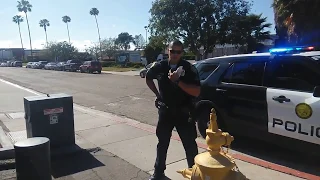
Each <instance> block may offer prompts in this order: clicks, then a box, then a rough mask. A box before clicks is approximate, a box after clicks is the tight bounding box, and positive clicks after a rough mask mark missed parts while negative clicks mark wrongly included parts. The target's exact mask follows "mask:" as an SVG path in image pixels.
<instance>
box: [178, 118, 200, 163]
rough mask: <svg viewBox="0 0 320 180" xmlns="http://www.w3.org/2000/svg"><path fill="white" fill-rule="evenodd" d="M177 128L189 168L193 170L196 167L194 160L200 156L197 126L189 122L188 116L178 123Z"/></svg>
mask: <svg viewBox="0 0 320 180" xmlns="http://www.w3.org/2000/svg"><path fill="white" fill-rule="evenodd" d="M175 127H176V129H177V131H178V134H179V136H180V139H181V141H182V144H183V147H184V150H185V151H186V156H187V161H188V167H189V168H191V167H192V166H193V165H194V158H195V157H196V155H197V154H198V146H197V143H196V138H197V130H196V124H195V122H194V121H191V122H188V116H186V117H184V116H183V117H182V118H181V119H180V120H179V121H178V122H176V125H175Z"/></svg>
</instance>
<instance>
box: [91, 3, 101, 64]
mask: <svg viewBox="0 0 320 180" xmlns="http://www.w3.org/2000/svg"><path fill="white" fill-rule="evenodd" d="M90 15H92V16H94V18H95V20H96V25H97V30H98V36H99V44H100V55H101V60H102V50H101V36H100V30H99V24H98V19H97V16H98V15H99V10H98V9H97V8H92V9H91V10H90Z"/></svg>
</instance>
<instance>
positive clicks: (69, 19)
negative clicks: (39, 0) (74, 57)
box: [62, 16, 71, 44]
mask: <svg viewBox="0 0 320 180" xmlns="http://www.w3.org/2000/svg"><path fill="white" fill-rule="evenodd" d="M62 21H63V22H64V23H66V24H67V31H68V38H69V44H70V43H71V41H70V33H69V23H70V22H71V18H70V17H69V16H63V17H62Z"/></svg>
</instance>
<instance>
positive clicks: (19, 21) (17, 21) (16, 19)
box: [12, 15, 24, 58]
mask: <svg viewBox="0 0 320 180" xmlns="http://www.w3.org/2000/svg"><path fill="white" fill-rule="evenodd" d="M12 21H13V22H14V23H16V24H18V28H19V35H20V42H21V48H22V50H23V55H22V56H23V58H24V48H23V41H22V36H21V28H20V23H22V22H23V17H22V16H19V15H16V16H13V18H12Z"/></svg>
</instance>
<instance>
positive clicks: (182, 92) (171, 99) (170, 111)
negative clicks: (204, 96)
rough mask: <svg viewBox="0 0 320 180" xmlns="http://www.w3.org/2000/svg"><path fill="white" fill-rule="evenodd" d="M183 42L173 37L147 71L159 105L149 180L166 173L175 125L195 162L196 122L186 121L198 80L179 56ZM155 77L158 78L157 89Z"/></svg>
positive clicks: (190, 162)
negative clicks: (166, 55) (165, 57)
mask: <svg viewBox="0 0 320 180" xmlns="http://www.w3.org/2000/svg"><path fill="white" fill-rule="evenodd" d="M182 53H183V45H182V43H181V42H180V41H173V42H171V43H170V45H169V59H168V60H162V61H160V62H155V63H154V64H153V65H152V66H151V68H150V69H149V70H148V72H147V74H146V83H147V85H148V87H149V88H150V89H151V90H152V91H153V92H154V94H155V95H156V97H157V98H156V101H155V105H156V107H157V108H158V114H159V119H158V124H157V130H156V135H157V137H158V145H157V158H156V162H155V165H154V168H155V170H154V174H153V176H151V178H150V180H157V179H162V178H164V177H165V175H164V171H165V169H166V158H167V151H168V147H169V143H170V138H171V134H172V130H173V128H174V127H175V128H176V130H177V132H178V134H179V136H180V139H181V141H182V144H183V147H184V149H185V152H186V156H187V161H188V166H189V168H191V167H192V166H193V165H194V158H195V156H196V155H197V154H198V148H197V144H196V141H195V139H196V137H197V131H196V126H195V122H193V121H189V114H190V110H191V107H192V99H193V98H194V97H197V96H198V95H199V94H200V81H199V76H198V73H197V70H196V68H195V67H194V66H193V65H191V64H190V63H189V62H188V61H185V60H182V59H181V56H182ZM154 79H157V80H158V87H159V90H158V89H157V88H156V86H155V83H154V81H153V80H154Z"/></svg>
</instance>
